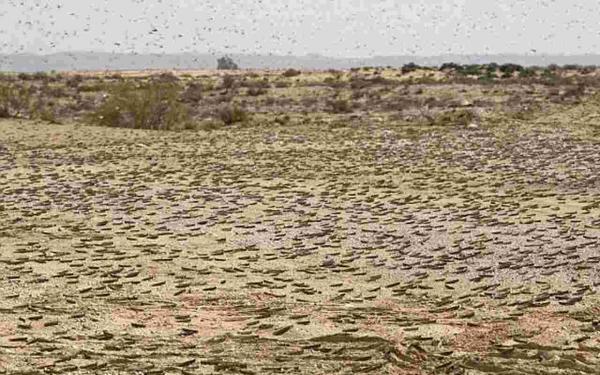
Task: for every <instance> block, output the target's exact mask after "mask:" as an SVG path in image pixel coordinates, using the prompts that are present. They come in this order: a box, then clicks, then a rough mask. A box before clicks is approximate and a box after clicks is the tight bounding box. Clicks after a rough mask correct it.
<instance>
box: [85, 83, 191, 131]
mask: <svg viewBox="0 0 600 375" xmlns="http://www.w3.org/2000/svg"><path fill="white" fill-rule="evenodd" d="M178 99H179V86H178V85H176V84H173V83H167V82H150V83H144V84H134V83H132V82H122V83H119V84H118V85H116V86H114V87H112V89H111V90H110V93H109V95H108V99H107V100H106V101H105V102H104V103H103V104H102V105H101V106H100V107H99V108H98V109H97V110H96V111H94V112H93V113H92V114H91V115H90V116H89V121H90V122H91V123H92V124H95V125H101V126H112V127H122V128H132V129H154V130H174V129H181V128H185V127H186V124H187V123H189V122H190V121H191V115H190V112H189V109H188V107H186V106H185V105H184V104H183V103H181V102H179V101H178Z"/></svg>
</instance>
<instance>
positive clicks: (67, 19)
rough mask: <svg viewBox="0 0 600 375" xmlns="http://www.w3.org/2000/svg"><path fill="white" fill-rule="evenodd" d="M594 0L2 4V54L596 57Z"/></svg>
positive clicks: (598, 27)
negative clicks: (91, 52)
mask: <svg viewBox="0 0 600 375" xmlns="http://www.w3.org/2000/svg"><path fill="white" fill-rule="evenodd" d="M599 9H600V0H381V1H378V0H229V1H228V0H0V43H2V45H1V46H0V53H18V52H33V53H52V52H62V51H106V52H111V51H114V52H139V53H144V52H165V53H167V52H168V53H173V52H184V51H193V52H213V53H222V52H225V53H227V52H229V53H258V54H268V53H274V54H282V55H287V54H294V55H305V54H308V53H319V54H323V55H328V56H337V57H342V56H344V57H353V56H354V57H359V56H360V57H368V56H373V55H404V54H414V55H438V54H446V53H453V54H495V53H522V54H541V53H548V54H562V53H564V54H583V53H600V22H598V14H599Z"/></svg>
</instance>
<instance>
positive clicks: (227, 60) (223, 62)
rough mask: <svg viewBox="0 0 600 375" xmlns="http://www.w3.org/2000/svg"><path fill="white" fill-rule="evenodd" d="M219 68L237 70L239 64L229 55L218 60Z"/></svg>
mask: <svg viewBox="0 0 600 375" xmlns="http://www.w3.org/2000/svg"><path fill="white" fill-rule="evenodd" d="M217 69H219V70H236V69H239V67H238V65H237V64H236V63H235V61H233V59H232V58H231V57H229V56H223V57H221V58H220V59H218V60H217Z"/></svg>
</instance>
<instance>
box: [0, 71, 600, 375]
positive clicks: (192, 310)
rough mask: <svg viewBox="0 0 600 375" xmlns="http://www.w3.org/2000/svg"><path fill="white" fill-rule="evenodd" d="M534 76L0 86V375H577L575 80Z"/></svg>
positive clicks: (590, 163) (588, 159) (584, 360)
mask: <svg viewBox="0 0 600 375" xmlns="http://www.w3.org/2000/svg"><path fill="white" fill-rule="evenodd" d="M543 69H545V68H536V67H528V68H523V69H521V70H519V69H518V68H515V67H512V68H511V67H508V68H507V67H505V68H503V70H504V72H502V71H501V70H500V65H494V64H487V65H485V64H481V65H470V66H466V67H463V66H461V65H457V64H455V65H446V66H445V67H444V68H440V70H436V71H433V70H431V69H430V70H426V69H425V68H418V69H416V70H412V71H411V73H410V74H402V72H401V69H399V68H394V69H391V68H387V69H386V68H382V67H374V68H369V69H354V70H352V71H349V70H344V71H332V72H322V71H318V72H312V71H303V72H301V74H300V75H299V76H298V75H294V76H289V77H288V76H286V75H284V74H282V71H279V70H278V71H265V72H260V71H252V72H246V71H239V72H225V73H227V74H229V75H230V76H231V77H230V78H224V77H223V76H224V72H218V73H215V74H214V75H207V74H205V72H201V73H195V72H187V74H186V75H183V74H180V72H173V73H172V74H166V75H162V76H161V75H160V74H156V73H149V74H141V73H140V74H136V73H133V72H123V73H122V75H121V76H115V75H113V74H112V73H110V72H108V73H103V74H98V75H92V74H89V73H82V74H81V75H80V76H74V75H73V74H72V73H65V74H64V75H61V74H56V73H52V74H49V75H48V77H47V78H45V77H41V76H40V77H37V78H34V77H33V75H27V76H26V79H27V80H26V81H22V80H19V78H18V77H17V75H16V74H6V75H3V76H0V112H2V113H0V115H1V116H2V117H5V118H3V119H2V120H0V127H1V129H2V131H0V176H1V177H0V191H1V193H0V194H1V197H2V199H0V237H2V238H1V241H0V274H1V275H2V277H0V290H2V296H0V311H2V313H0V345H1V346H2V350H0V374H12V373H15V374H17V373H18V374H38V373H39V374H42V373H44V374H45V373H48V374H69V373H81V374H82V375H88V374H89V375H95V374H98V373H104V372H106V373H109V372H110V373H135V372H136V371H137V372H140V373H147V374H166V373H175V372H177V373H182V374H183V373H186V374H187V373H190V374H191V373H194V374H195V373H244V374H265V375H267V374H274V373H293V374H299V375H308V374H313V373H319V374H321V373H322V374H355V373H356V374H362V373H367V374H369V373H370V374H411V375H413V374H414V375H416V374H436V375H437V374H439V375H442V374H452V375H466V374H471V373H472V374H483V373H488V374H494V373H498V374H499V373H503V374H514V375H524V374H541V375H549V374H553V375H558V374H561V375H576V374H577V375H579V374H589V375H591V374H597V373H598V371H597V370H596V369H597V368H599V366H600V357H598V356H597V354H598V353H600V322H599V321H598V312H599V311H600V298H599V297H598V288H597V287H598V285H597V284H598V283H597V281H598V278H597V277H596V274H595V271H596V270H597V269H598V266H599V265H600V257H598V254H597V251H596V248H597V245H598V241H599V239H600V231H599V228H600V219H599V218H600V203H599V202H600V182H599V180H598V176H600V163H598V140H599V139H600V118H599V117H598V113H599V111H600V94H598V89H599V88H600V82H599V81H600V80H599V79H598V77H597V74H596V71H593V72H592V73H589V72H588V73H585V74H587V75H583V74H584V73H583V72H582V71H583V69H582V68H578V69H576V70H575V69H572V70H569V71H568V72H567V71H565V70H563V69H562V68H556V69H553V70H550V69H547V72H548V73H543ZM461 72H467V73H469V74H463V73H461ZM530 72H531V74H530ZM471 73H472V74H471ZM505 73H508V74H509V75H510V76H506V77H503V76H504V75H505ZM533 73H535V74H533ZM544 75H545V76H544ZM86 88H93V90H88V89H86ZM86 115H87V117H86ZM40 120H41V121H40ZM83 120H86V121H85V122H89V123H91V124H92V125H102V126H82V122H83ZM48 122H60V123H61V124H62V125H60V126H58V125H53V124H49V123H48ZM109 127H110V128H109ZM132 129H137V130H132ZM155 130H178V131H155Z"/></svg>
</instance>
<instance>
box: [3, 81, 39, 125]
mask: <svg viewBox="0 0 600 375" xmlns="http://www.w3.org/2000/svg"><path fill="white" fill-rule="evenodd" d="M31 97H32V95H31V89H30V88H29V87H25V86H20V85H13V84H6V83H0V118H9V117H19V116H21V115H24V114H28V112H29V109H30V107H31Z"/></svg>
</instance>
